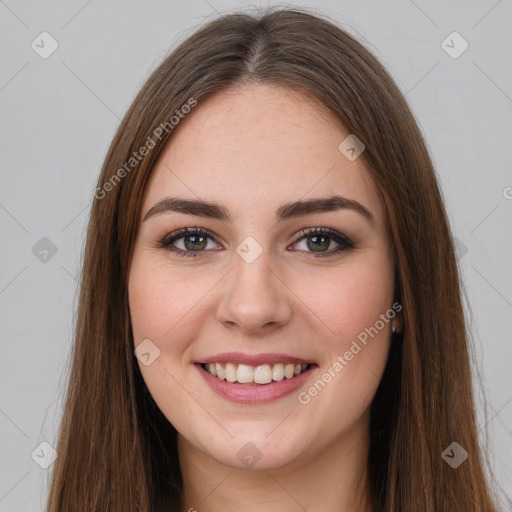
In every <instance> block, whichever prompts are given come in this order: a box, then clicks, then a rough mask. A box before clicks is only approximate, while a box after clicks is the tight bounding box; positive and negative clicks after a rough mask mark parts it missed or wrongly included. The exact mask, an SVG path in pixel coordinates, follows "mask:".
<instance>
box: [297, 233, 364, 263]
mask: <svg viewBox="0 0 512 512" xmlns="http://www.w3.org/2000/svg"><path fill="white" fill-rule="evenodd" d="M301 234H302V235H303V236H301V237H300V238H299V239H298V240H296V241H295V242H294V245H297V244H298V243H299V242H303V241H304V243H305V248H304V249H299V250H301V251H304V252H309V253H313V257H322V256H330V255H332V254H335V253H339V252H341V251H344V250H345V249H352V248H354V244H353V243H352V242H351V241H350V240H349V239H348V238H347V237H346V236H345V235H342V234H341V233H338V232H337V231H334V230H331V229H328V228H309V229H305V230H303V231H302V232H301ZM333 242H334V243H335V244H338V247H336V248H335V249H334V250H330V251H329V250H328V249H329V248H330V247H331V246H332V245H333ZM308 257H311V256H308Z"/></svg>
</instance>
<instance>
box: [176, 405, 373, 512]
mask: <svg viewBox="0 0 512 512" xmlns="http://www.w3.org/2000/svg"><path fill="white" fill-rule="evenodd" d="M321 441H322V440H321V439H320V440H319V442H318V446H315V447H313V448H312V449H311V450H310V451H311V452H314V455H305V454H297V458H296V459H294V460H293V461H291V462H290V463H289V464H287V465H286V466H285V467H280V468H275V469H272V470H268V471H265V470H260V471H257V470H255V469H251V470H249V469H238V468H233V467H230V466H227V465H224V464H222V463H220V462H219V461H218V460H216V459H214V458H212V457H211V456H210V455H208V454H207V453H204V452H203V451H200V450H198V449H197V448H196V447H195V446H193V445H191V444H190V443H189V442H188V441H187V440H186V439H185V438H184V437H183V436H181V435H180V434H178V452H179V458H180V467H181V472H182V478H183V490H184V492H183V497H182V504H181V508H180V510H181V511H182V512H193V511H194V510H197V511H198V512H214V511H218V510H223V511H225V512H235V511H239V510H240V509H241V505H243V510H244V512H256V511H262V510H268V508H269V507H270V506H271V508H272V509H273V510H279V511H280V512H292V511H293V512H296V511H305V510H307V511H308V512H320V511H322V512H323V511H325V510H330V511H339V512H362V511H366V510H369V499H368V498H369V485H368V473H367V459H368V447H369V411H367V412H366V413H365V415H363V417H361V418H360V421H359V422H358V423H357V424H355V425H353V427H352V428H351V430H350V431H349V432H345V433H343V435H341V436H340V437H339V438H337V439H336V440H335V441H334V442H333V443H331V444H329V445H327V446H323V447H322V448H321V449H320V444H321ZM299 459H300V460H299Z"/></svg>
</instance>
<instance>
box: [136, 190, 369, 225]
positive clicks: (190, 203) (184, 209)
mask: <svg viewBox="0 0 512 512" xmlns="http://www.w3.org/2000/svg"><path fill="white" fill-rule="evenodd" d="M346 209H348V210H353V211H355V212H357V213H359V214H361V215H362V216H363V217H365V218H366V219H367V220H368V221H369V222H370V224H371V225H372V226H373V222H374V221H373V217H372V214H371V213H370V211H369V210H368V209H367V208H366V207H365V206H363V205H362V204H361V203H359V202H358V201H355V200H354V199H347V198H346V197H343V196H340V195H334V196H331V197H325V198H313V199H306V200H300V201H294V202H292V203H286V204H283V205H281V206H280V207H279V208H278V209H277V211H276V216H275V218H276V221H278V222H279V221H283V220H287V219H291V218H294V217H301V216H304V215H312V214H314V213H324V212H333V211H337V210H346ZM169 212H178V213H184V214H188V215H196V216H198V217H209V218H212V219H219V220H224V221H232V220H233V218H234V217H233V215H232V213H231V212H230V211H229V210H228V209H227V208H226V207H225V206H222V205H220V204H218V203H214V202H210V201H203V200H198V199H193V200H192V199H183V198H179V197H165V198H164V199H162V200H161V201H158V202H157V203H156V204H155V205H154V206H152V207H151V208H150V209H149V211H148V212H147V213H146V215H145V216H144V219H143V220H142V221H143V222H144V221H145V220H147V219H149V218H150V217H152V216H154V215H160V214H164V213H169Z"/></svg>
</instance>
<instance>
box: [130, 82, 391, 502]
mask: <svg viewBox="0 0 512 512" xmlns="http://www.w3.org/2000/svg"><path fill="white" fill-rule="evenodd" d="M347 136H348V132H346V130H344V128H343V127H342V126H341V125H340V123H339V122H338V121H337V120H336V118H334V117H333V115H332V114H330V113H329V112H326V111H325V109H324V108H323V107H322V106H321V105H319V104H318V103H317V102H316V100H314V99H312V98H308V97H305V96H301V95H298V94H296V93H294V92H292V91H291V90H290V89H283V88H281V87H279V86H273V85H261V84H260V85H255V84H248V85H245V86H243V87H242V88H230V89H225V90H223V91H221V92H219V93H217V94H216V95H214V96H212V97H210V98H208V99H207V100H205V101H204V102H201V103H200V104H198V105H197V106H196V107H195V109H194V110H193V111H192V112H191V113H190V114H189V115H188V116H187V117H186V118H185V119H184V120H182V121H181V122H180V124H179V125H178V126H177V127H176V128H175V130H174V132H173V137H172V139H171V140H170V142H169V143H168V145H167V146H166V148H165V149H164V152H163V153H162V154H161V156H160V158H159V160H158V161H157V163H156V164H155V167H154V169H153V171H152V174H151V177H150V180H149V183H148V185H147V187H146V190H145V194H144V197H143V204H142V215H141V223H140V227H139V230H138V233H137V238H136V242H135V246H134V252H133V259H132V262H131V268H130V275H129V305H130V311H131V320H132V327H133V334H134V344H135V346H137V345H138V344H139V343H141V341H142V340H144V339H147V338H149V339H150V340H151V341H152V343H154V345H155V346H157V347H158V349H159V350H160V355H159V356H158V357H157V358H156V359H155V360H154V362H153V363H152V364H150V365H148V366H146V365H144V364H142V363H141V362H140V361H139V367H140V369H141V372H142V375H143V378H144V380H145V383H146V385H147V387H148V389H149V391H150V392H151V394H152V396H153V398H154V399H155V401H156V403H157V405H158V406H159V408H160V409H161V410H162V412H163V414H164V415H165V416H166V417H167V418H168V420H169V421H170V422H171V423H172V424H173V425H174V426H175V427H176V429H177V431H178V433H179V434H178V450H179V456H180V466H181V470H182V475H183V479H184V488H185V493H184V500H183V503H182V510H183V511H185V510H189V509H190V508H195V509H197V510H198V511H200V512H203V511H205V512H208V511H218V510H226V511H231V510H233V511H235V510H240V506H241V504H243V507H244V510H245V511H249V512H250V511H253V510H266V508H265V507H268V506H269V504H271V505H272V509H274V510H280V511H290V512H291V511H303V510H308V511H324V510H340V511H341V510H343V511H356V510H358V511H361V510H364V508H365V504H366V503H367V497H368V488H367V473H366V460H367V453H368V446H369V407H370V404H371V401H372V399H373V397H374V395H375V392H376V390H377V387H378V384H379V381H380V378H381V376H382V373H383V371H384V367H385V363H386V359H387V354H388V349H389V343H390V334H391V325H392V323H391V322H389V323H386V324H385V326H384V328H383V329H381V330H380V331H379V332H378V334H377V335H376V336H374V337H373V338H370V341H369V342H368V344H367V345H366V346H364V347H363V348H362V350H361V351H360V352H359V353H358V354H357V355H355V356H354V357H353V359H352V360H351V361H350V362H348V364H347V365H346V366H345V367H344V368H343V370H342V371H341V372H338V373H337V374H336V377H334V378H332V380H331V382H329V383H328V384H327V385H326V386H325V387H324V388H323V389H322V390H321V392H319V393H318V394H317V395H316V396H315V397H312V398H311V400H310V402H309V403H308V404H306V405H304V404H301V403H300V402H299V400H298V398H297V392H293V393H291V394H289V395H287V396H285V397H282V398H280V399H278V400H277V401H275V402H270V403H267V404H253V405H250V404H237V403H234V402H231V401H229V400H227V399H225V398H223V397H220V396H219V395H217V394H216V393H215V392H214V391H213V390H211V389H210V387H209V386H208V385H207V384H206V383H205V381H204V379H203V378H202V376H201V375H200V373H199V371H198V369H197V367H196V366H194V365H193V364H192V361H195V360H200V359H201V358H206V357H207V356H211V355H215V354H218V353H220V352H227V351H241V352H245V353H250V354H257V353H262V352H267V353H268V352H270V353H285V354H293V355H295V356H297V357H301V358H303V359H306V360H311V361H315V362H316V364H318V368H316V369H315V370H314V372H313V373H312V374H311V375H310V377H309V379H308V381H307V383H305V384H304V386H303V387H302V388H301V390H299V391H304V390H306V391H307V389H308V388H309V387H310V386H311V385H312V384H313V383H314V382H315V381H316V380H317V379H318V378H320V377H321V375H322V374H323V373H325V372H326V371H327V369H328V368H329V367H331V366H332V364H333V362H334V361H336V358H337V357H338V356H340V355H343V354H344V353H345V352H346V351H347V350H349V348H350V346H351V344H352V342H353V341H354V340H356V339H357V336H358V335H359V334H360V333H361V332H362V331H364V330H365V328H369V327H370V326H374V325H375V322H376V321H377V320H378V319H379V317H380V315H381V314H384V313H385V312H386V311H387V310H389V309H390V308H391V306H392V304H393V302H394V301H393V282H394V272H393V256H392V252H391V248H390V240H389V238H388V232H387V228H386V217H385V211H384V207H383V202H382V199H381V197H380V194H379V192H378V190H377V187H376V185H375V183H374V182H373V180H372V178H371V177H370V174H369V172H368V170H367V169H366V167H365V165H364V163H363V160H362V158H357V159H356V160H355V161H349V160H348V159H347V158H346V157H345V155H344V154H342V153H341V152H340V151H339V150H338V145H339V144H340V142H341V141H343V140H344V139H345V138H346V137H347ZM333 194H339V195H341V196H344V197H346V198H350V199H353V200H356V201H358V202H359V203H361V204H362V205H364V206H365V207H366V208H367V209H368V210H369V211H370V213H371V215H372V217H373V224H372V223H371V222H369V221H368V220H367V219H366V218H365V217H364V216H363V215H361V214H360V213H358V212H356V211H354V210H350V209H342V210H337V211H332V212H320V213H314V214H312V215H305V216H302V217H299V218H291V219H288V220H285V221H282V222H278V223H276V221H275V219H274V215H275V211H276V210H277V208H278V207H279V206H280V205H281V204H283V203H287V202H291V201H298V200H300V199H309V198H313V197H314V198H323V197H329V196H331V195H333ZM166 196H174V197H177V196H178V197H180V198H189V199H198V198H200V199H203V200H209V201H215V202H218V203H220V204H222V205H224V206H226V207H227V208H229V210H230V211H231V212H232V213H233V216H234V221H233V222H228V221H223V220H218V219H211V218H206V217H198V216H193V215H189V214H183V213H176V212H167V213H164V214H158V215H153V216H151V217H149V218H148V219H147V220H144V221H142V219H143V218H144V217H145V215H146V213H147V212H148V211H149V209H150V208H151V207H152V206H153V205H154V204H155V203H157V202H158V201H160V200H161V199H163V198H164V197H166ZM187 227H188V228H194V227H203V228H205V229H207V230H209V231H211V232H212V233H213V234H215V235H216V237H217V241H216V240H213V239H210V238H208V239H207V240H208V245H207V246H206V248H203V249H202V252H200V254H198V256H197V257H195V258H193V257H190V258H187V257H181V256H179V255H176V254H174V253H173V252H171V251H170V250H169V248H162V247H159V245H158V241H159V239H161V238H163V237H164V236H165V235H167V234H169V233H173V232H175V231H177V230H178V229H182V228H187ZM317 227H323V228H325V227H327V228H331V229H333V230H335V231H338V232H339V233H342V234H344V235H346V236H347V237H348V238H349V239H350V240H352V241H353V242H354V244H355V248H353V249H346V250H344V251H342V252H338V253H334V252H331V254H330V255H329V256H326V257H321V256H320V257H318V256H317V257H316V259H315V254H318V253H321V252H329V251H334V250H335V249H336V248H337V247H339V244H338V243H337V242H336V241H335V240H334V239H333V238H331V239H327V242H329V240H330V245H327V244H326V245H325V246H323V248H320V249H316V250H315V248H314V247H311V244H310V245H309V246H308V241H309V242H311V240H312V237H314V236H315V235H305V236H303V237H302V238H300V239H297V234H299V233H300V230H301V229H303V228H317ZM247 236H252V237H253V238H254V239H255V240H256V241H257V242H258V243H259V245H260V246H261V247H262V249H263V252H262V254H261V255H260V256H259V257H258V258H257V259H256V260H255V261H253V262H252V263H247V262H246V261H245V260H244V259H243V258H241V257H240V256H239V255H238V254H237V252H236V248H237V246H238V245H239V244H240V243H241V242H242V241H243V240H244V239H245V238H246V237H247ZM184 243H185V239H184V238H181V239H179V240H176V241H175V242H174V247H176V248H179V249H182V250H187V248H188V250H189V252H192V250H191V249H190V247H191V246H192V244H190V243H189V244H188V246H185V245H184ZM202 247H205V246H204V245H203V246H202ZM293 249H295V250H293ZM308 256H310V257H309V258H308ZM397 320H398V322H399V317H396V318H395V320H394V321H397ZM397 325H398V324H397ZM249 442H250V443H252V444H254V445H255V446H256V447H257V449H258V451H259V453H260V454H261V459H260V460H259V461H258V463H257V464H256V465H255V466H253V467H252V468H247V467H246V466H245V465H244V463H243V462H242V461H241V460H239V458H238V457H237V452H238V450H240V449H241V448H242V447H243V446H244V445H245V444H246V443H249Z"/></svg>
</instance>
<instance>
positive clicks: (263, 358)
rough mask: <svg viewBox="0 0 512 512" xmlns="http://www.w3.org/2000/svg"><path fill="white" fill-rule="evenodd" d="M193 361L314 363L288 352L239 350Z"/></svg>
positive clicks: (251, 363)
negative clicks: (253, 352) (265, 352)
mask: <svg viewBox="0 0 512 512" xmlns="http://www.w3.org/2000/svg"><path fill="white" fill-rule="evenodd" d="M194 363H201V364H203V363H204V364H208V363H234V364H247V365H250V366H260V365H262V364H277V363H285V364H286V363H293V364H314V362H313V361H308V360H306V359H301V358H300V357H294V356H290V355H288V354H243V353H241V352H223V353H222V354H217V355H214V356H210V357H205V358H204V359H201V360H196V361H194Z"/></svg>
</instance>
